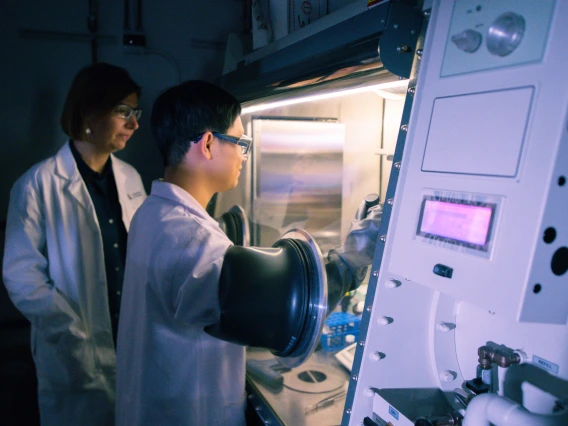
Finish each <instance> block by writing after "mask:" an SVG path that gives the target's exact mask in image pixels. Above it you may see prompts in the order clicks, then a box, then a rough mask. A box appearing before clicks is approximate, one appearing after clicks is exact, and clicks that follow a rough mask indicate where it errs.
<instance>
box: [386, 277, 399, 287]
mask: <svg viewBox="0 0 568 426" xmlns="http://www.w3.org/2000/svg"><path fill="white" fill-rule="evenodd" d="M399 285H400V281H397V280H393V279H392V278H391V279H390V280H388V281H386V282H385V287H386V288H397V287H398V286H399Z"/></svg>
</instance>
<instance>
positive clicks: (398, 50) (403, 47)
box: [396, 44, 411, 53]
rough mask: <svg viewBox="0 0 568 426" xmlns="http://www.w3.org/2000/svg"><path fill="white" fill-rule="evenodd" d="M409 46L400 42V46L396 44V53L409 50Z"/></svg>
mask: <svg viewBox="0 0 568 426" xmlns="http://www.w3.org/2000/svg"><path fill="white" fill-rule="evenodd" d="M410 50H411V49H410V46H407V45H406V44H401V45H400V46H396V51H397V52H398V53H407V52H410Z"/></svg>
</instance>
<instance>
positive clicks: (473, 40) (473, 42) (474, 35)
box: [452, 30, 483, 53]
mask: <svg viewBox="0 0 568 426" xmlns="http://www.w3.org/2000/svg"><path fill="white" fill-rule="evenodd" d="M482 40H483V36H482V35H481V33H480V32H479V31H475V30H465V31H462V32H461V33H459V34H454V35H453V36H452V42H453V43H454V44H455V45H456V46H457V47H458V49H460V50H463V51H464V52H467V53H473V52H475V51H476V50H477V49H479V46H481V41H482Z"/></svg>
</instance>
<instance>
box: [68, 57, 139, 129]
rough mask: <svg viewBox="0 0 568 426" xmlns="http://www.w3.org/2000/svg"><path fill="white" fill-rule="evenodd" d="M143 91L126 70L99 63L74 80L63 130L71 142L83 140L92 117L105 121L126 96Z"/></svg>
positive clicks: (83, 71)
mask: <svg viewBox="0 0 568 426" xmlns="http://www.w3.org/2000/svg"><path fill="white" fill-rule="evenodd" d="M133 93H136V95H138V97H140V94H141V89H140V86H138V85H137V84H136V83H135V82H134V80H132V78H131V77H130V74H128V71H126V70H125V69H124V68H121V67H117V66H115V65H111V64H107V63H104V62H100V63H98V64H94V65H90V66H87V67H84V68H83V69H81V70H80V71H79V73H78V74H77V75H76V76H75V79H74V80H73V83H72V84H71V88H70V89H69V93H68V94H67V99H66V100H65V106H64V107H63V112H62V114H61V127H62V128H63V131H64V132H65V133H66V134H67V136H69V137H70V138H71V139H78V140H81V139H84V136H85V130H86V128H87V125H86V123H85V120H86V119H87V118H90V117H95V118H97V117H102V116H104V115H106V114H108V113H110V111H112V109H113V108H114V107H115V106H116V105H117V104H118V103H120V101H121V100H123V99H124V98H126V97H127V96H129V95H131V94H133Z"/></svg>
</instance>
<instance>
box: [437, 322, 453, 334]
mask: <svg viewBox="0 0 568 426" xmlns="http://www.w3.org/2000/svg"><path fill="white" fill-rule="evenodd" d="M454 328H456V326H455V324H452V323H450V322H444V321H440V322H439V323H438V324H436V330H438V331H441V332H443V333H447V332H448V331H451V330H453V329H454Z"/></svg>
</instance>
